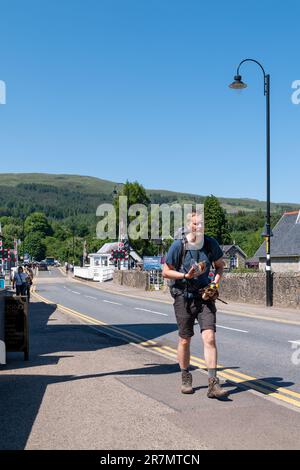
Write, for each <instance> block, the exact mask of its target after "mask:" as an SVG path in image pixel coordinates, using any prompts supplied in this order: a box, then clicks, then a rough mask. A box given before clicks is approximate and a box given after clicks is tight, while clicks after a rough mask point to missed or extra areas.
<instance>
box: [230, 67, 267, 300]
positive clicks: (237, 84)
mask: <svg viewBox="0 0 300 470" xmlns="http://www.w3.org/2000/svg"><path fill="white" fill-rule="evenodd" d="M245 62H254V63H256V64H257V65H258V66H259V67H260V68H261V70H262V72H263V76H264V95H265V97H266V173H267V207H266V223H265V227H264V231H263V233H262V236H263V237H264V238H265V241H266V305H267V307H271V306H272V305H273V292H272V273H271V254H270V253H271V250H270V248H271V243H270V242H271V237H272V236H273V234H272V230H271V210H270V208H271V203H270V75H269V74H266V72H265V70H264V68H263V66H262V65H261V64H260V63H259V62H258V61H257V60H254V59H244V60H242V61H241V62H240V64H239V66H238V68H237V73H236V75H235V77H234V81H233V82H232V83H231V84H230V85H229V87H230V88H233V89H234V90H241V89H243V88H246V87H247V85H246V83H244V82H243V81H242V77H241V75H240V68H241V65H242V64H244V63H245Z"/></svg>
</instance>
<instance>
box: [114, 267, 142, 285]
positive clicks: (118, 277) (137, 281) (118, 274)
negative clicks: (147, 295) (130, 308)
mask: <svg viewBox="0 0 300 470" xmlns="http://www.w3.org/2000/svg"><path fill="white" fill-rule="evenodd" d="M113 282H115V283H116V284H121V285H124V286H128V287H136V288H137V289H143V290H147V289H148V273H147V272H145V271H125V270H124V271H123V270H120V271H115V272H114V278H113Z"/></svg>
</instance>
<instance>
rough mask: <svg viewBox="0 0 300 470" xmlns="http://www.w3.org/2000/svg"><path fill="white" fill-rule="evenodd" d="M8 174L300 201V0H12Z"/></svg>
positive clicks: (1, 36)
mask: <svg viewBox="0 0 300 470" xmlns="http://www.w3.org/2000/svg"><path fill="white" fill-rule="evenodd" d="M0 18H1V28H0V45H1V55H0V80H3V81H5V83H6V86H7V103H6V105H0V161H1V172H10V171H14V172H33V171H34V172H49V173H72V174H83V175H90V176H97V177H100V178H104V179H110V180H113V181H117V182H123V181H125V180H126V179H129V180H130V181H133V180H138V181H139V182H140V183H142V184H143V185H144V186H145V187H146V188H156V189H170V190H175V191H180V192H193V193H197V194H203V195H206V194H211V193H213V194H215V195H217V196H226V197H249V198H258V199H262V200H264V199H265V178H266V177H265V98H264V96H263V78H262V74H261V71H260V70H259V68H258V67H256V66H255V65H254V64H246V65H245V66H244V67H243V69H242V74H243V79H244V81H245V82H247V83H248V87H249V88H247V89H246V90H244V91H243V92H242V93H240V94H239V93H236V92H234V91H232V90H230V89H229V88H228V84H229V83H230V82H231V81H232V77H233V75H234V74H235V71H236V66H237V65H238V63H239V62H240V60H242V59H244V58H246V57H252V58H255V59H257V60H260V61H261V62H262V63H263V65H264V66H265V69H266V71H267V72H269V73H270V74H271V112H272V118H271V119H272V121H271V122H272V145H271V151H272V155H271V158H272V187H271V199H272V201H276V202H299V203H300V191H299V176H298V173H299V170H300V163H299V162H300V158H299V156H300V155H299V154H300V150H299V148H300V138H299V134H300V133H299V125H300V105H295V104H292V101H291V95H292V92H293V90H292V88H291V84H292V82H293V81H294V80H300V63H299V59H298V56H299V37H300V35H299V32H298V31H299V21H300V20H299V18H300V4H299V2H297V1H296V0H295V1H293V0H288V1H286V2H274V1H271V0H260V1H254V0H252V1H251V2H249V1H245V2H238V3H237V2H229V1H227V0H222V1H214V2H206V1H202V0H181V1H179V0H168V1H167V0H51V1H50V0H28V1H26V0H0Z"/></svg>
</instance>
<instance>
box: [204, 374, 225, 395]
mask: <svg viewBox="0 0 300 470" xmlns="http://www.w3.org/2000/svg"><path fill="white" fill-rule="evenodd" d="M228 395H229V392H228V390H224V389H223V388H221V387H220V383H219V379H218V377H210V378H209V379H208V392H207V396H208V398H226V397H228Z"/></svg>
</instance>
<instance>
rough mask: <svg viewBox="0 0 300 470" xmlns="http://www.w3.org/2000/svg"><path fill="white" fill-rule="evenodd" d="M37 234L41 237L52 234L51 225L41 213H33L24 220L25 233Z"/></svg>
mask: <svg viewBox="0 0 300 470" xmlns="http://www.w3.org/2000/svg"><path fill="white" fill-rule="evenodd" d="M35 232H39V233H40V234H41V235H42V236H43V237H46V236H50V235H52V234H53V230H52V227H51V225H50V224H49V222H48V219H47V217H46V216H45V214H43V212H34V213H33V214H31V215H29V216H28V217H27V218H26V220H25V233H26V234H29V233H35Z"/></svg>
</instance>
